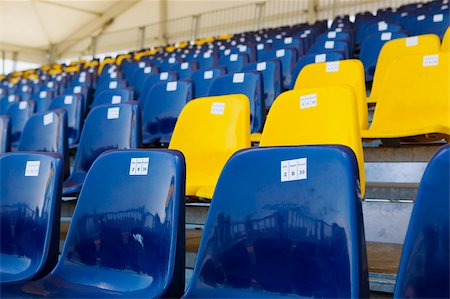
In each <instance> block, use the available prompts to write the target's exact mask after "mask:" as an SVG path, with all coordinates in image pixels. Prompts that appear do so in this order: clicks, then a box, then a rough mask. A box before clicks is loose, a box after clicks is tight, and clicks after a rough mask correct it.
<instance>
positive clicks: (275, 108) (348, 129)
mask: <svg viewBox="0 0 450 299" xmlns="http://www.w3.org/2000/svg"><path fill="white" fill-rule="evenodd" d="M309 144H338V145H345V146H348V147H349V148H351V149H352V150H353V152H354V153H355V155H356V158H357V161H358V166H359V167H358V168H359V179H360V182H361V194H362V197H364V190H365V176H364V153H363V149H362V142H361V135H360V129H359V123H358V109H357V106H356V96H355V92H354V90H353V88H351V87H349V86H344V85H342V86H328V87H320V88H310V89H298V90H291V91H287V92H285V93H282V94H281V95H280V96H279V97H278V98H277V99H276V100H275V102H274V104H273V105H272V108H271V109H270V111H269V114H268V115H267V119H266V124H265V125H264V130H263V132H262V136H261V142H260V146H282V145H309Z"/></svg>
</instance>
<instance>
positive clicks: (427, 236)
mask: <svg viewBox="0 0 450 299" xmlns="http://www.w3.org/2000/svg"><path fill="white" fill-rule="evenodd" d="M449 165H450V145H445V146H443V147H442V148H441V149H440V150H439V151H438V152H437V153H436V154H435V155H434V157H433V158H432V159H431V161H430V163H429V164H428V166H427V168H426V170H425V173H424V175H423V177H422V181H421V182H420V186H419V190H418V192H417V197H416V201H415V204H414V208H413V211H412V214H411V220H410V221H409V227H408V232H407V234H406V238H405V244H404V245H403V252H402V257H401V260H400V266H399V269H398V275H397V282H396V284H395V291H394V298H448V297H449V288H448V282H449V279H450V275H449V263H450V260H449V252H450V249H449V244H450V243H449V234H450V231H449V223H450V221H449V202H450V194H449V188H448V182H449V181H450V177H449V172H450V171H449V167H450V166H449Z"/></svg>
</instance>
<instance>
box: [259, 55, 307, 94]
mask: <svg viewBox="0 0 450 299" xmlns="http://www.w3.org/2000/svg"><path fill="white" fill-rule="evenodd" d="M273 58H278V59H279V60H280V61H281V73H282V76H283V90H286V89H289V87H290V86H291V82H292V80H293V78H292V71H293V70H294V67H295V64H296V63H297V59H298V54H297V50H296V49H295V48H293V47H286V48H283V49H272V50H270V51H268V52H266V53H265V54H264V55H262V58H261V59H260V61H262V60H267V59H273Z"/></svg>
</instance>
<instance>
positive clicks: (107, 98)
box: [92, 88, 133, 106]
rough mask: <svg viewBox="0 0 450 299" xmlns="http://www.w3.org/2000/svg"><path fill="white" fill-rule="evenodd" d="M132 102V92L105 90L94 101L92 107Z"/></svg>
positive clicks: (127, 90)
mask: <svg viewBox="0 0 450 299" xmlns="http://www.w3.org/2000/svg"><path fill="white" fill-rule="evenodd" d="M132 100H133V92H132V91H131V90H130V89H128V88H119V89H107V90H104V91H102V92H101V93H100V94H98V96H97V97H96V98H95V99H94V102H93V103H92V106H97V105H108V104H119V103H122V102H129V101H132Z"/></svg>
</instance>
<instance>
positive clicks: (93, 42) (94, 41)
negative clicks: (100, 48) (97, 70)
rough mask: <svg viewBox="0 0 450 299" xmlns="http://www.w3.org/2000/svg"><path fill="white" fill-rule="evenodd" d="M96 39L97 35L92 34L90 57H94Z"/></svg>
mask: <svg viewBox="0 0 450 299" xmlns="http://www.w3.org/2000/svg"><path fill="white" fill-rule="evenodd" d="M97 39H98V36H93V37H92V39H91V49H92V58H95V55H96V54H97Z"/></svg>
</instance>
